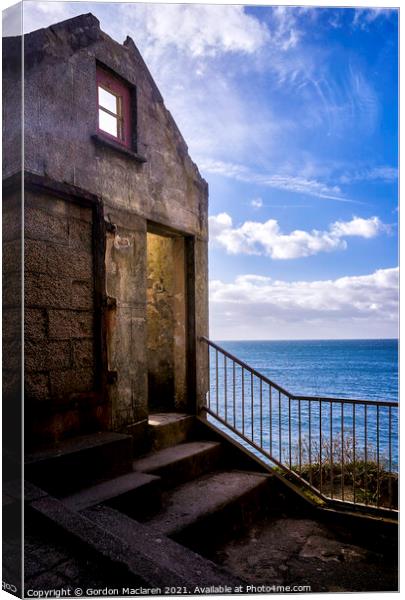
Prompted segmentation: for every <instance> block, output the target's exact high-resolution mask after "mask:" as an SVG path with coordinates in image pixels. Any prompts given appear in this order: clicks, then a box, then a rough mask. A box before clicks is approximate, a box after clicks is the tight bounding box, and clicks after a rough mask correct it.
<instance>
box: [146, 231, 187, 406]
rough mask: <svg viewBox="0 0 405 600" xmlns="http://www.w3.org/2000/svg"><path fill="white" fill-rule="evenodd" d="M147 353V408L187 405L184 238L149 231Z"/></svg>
mask: <svg viewBox="0 0 405 600" xmlns="http://www.w3.org/2000/svg"><path fill="white" fill-rule="evenodd" d="M147 240H148V241H147V257H148V263H147V281H148V289H147V303H148V304H147V351H148V354H147V357H148V397H149V408H152V409H155V410H156V409H158V410H162V409H166V410H169V409H172V410H173V409H175V408H176V409H178V410H181V409H183V410H184V408H185V406H186V307H185V298H186V291H185V264H184V240H183V239H182V238H179V237H167V236H162V235H156V234H153V233H148V238H147Z"/></svg>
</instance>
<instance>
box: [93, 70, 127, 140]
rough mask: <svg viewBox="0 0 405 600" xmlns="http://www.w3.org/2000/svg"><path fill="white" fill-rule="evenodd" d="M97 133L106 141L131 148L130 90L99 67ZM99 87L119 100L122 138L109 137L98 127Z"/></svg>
mask: <svg viewBox="0 0 405 600" xmlns="http://www.w3.org/2000/svg"><path fill="white" fill-rule="evenodd" d="M96 81H97V131H98V133H99V135H101V136H105V137H106V138H107V139H110V140H114V142H116V143H118V144H122V145H123V146H125V147H126V148H131V146H132V119H131V90H130V89H129V87H128V86H126V85H125V83H124V82H122V81H121V80H120V79H118V78H117V77H114V75H113V74H110V73H109V72H108V71H105V70H104V69H102V68H101V67H97V77H96ZM99 86H101V87H102V88H104V89H106V90H107V91H111V92H112V93H113V94H115V95H116V96H119V97H120V98H121V116H122V132H121V133H122V137H118V136H115V135H111V134H110V133H108V132H107V131H104V130H103V129H100V127H99V108H100V103H99V97H98V88H99Z"/></svg>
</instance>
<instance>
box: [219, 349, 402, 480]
mask: <svg viewBox="0 0 405 600" xmlns="http://www.w3.org/2000/svg"><path fill="white" fill-rule="evenodd" d="M216 343H217V344H218V345H219V346H221V347H222V348H224V349H225V350H227V351H228V352H229V353H230V354H232V355H234V356H236V357H237V358H239V359H240V360H241V361H243V362H244V363H247V364H248V365H249V366H251V367H253V368H254V369H256V370H257V371H259V372H260V373H261V374H262V375H264V376H265V377H266V378H268V379H270V380H271V381H272V382H274V383H276V384H278V385H279V386H281V387H282V388H283V389H284V390H286V391H287V392H288V393H289V394H291V395H293V396H311V397H317V398H319V397H322V398H327V397H331V398H348V399H358V400H370V401H372V402H373V401H389V402H394V403H398V402H399V398H398V340H397V339H369V340H289V341H248V340H243V341H226V340H219V341H216ZM216 361H218V372H217V371H216V364H217V362H216ZM232 368H233V367H232V362H231V361H230V360H228V359H227V361H226V364H225V362H224V360H223V356H221V355H220V354H219V356H218V357H216V354H215V351H213V350H211V353H210V399H209V401H210V402H211V408H212V409H213V410H214V411H215V410H216V411H217V413H218V414H219V416H220V417H221V418H222V420H225V421H228V422H230V423H232V424H233V426H234V428H236V429H237V430H238V431H241V429H243V431H244V435H245V437H246V438H248V439H251V440H252V441H253V442H254V444H256V445H257V446H261V447H264V448H267V449H268V451H269V452H270V454H271V455H272V456H275V457H277V456H276V455H277V451H278V452H279V456H278V458H279V459H282V460H281V462H285V460H286V456H287V455H288V454H289V448H290V446H291V445H292V446H295V447H296V446H297V444H298V443H299V442H298V440H299V439H300V438H301V437H306V438H307V439H308V437H309V438H310V439H312V440H313V439H314V437H315V438H316V437H318V435H319V429H320V427H319V424H321V429H322V438H323V439H324V440H325V441H324V443H326V444H327V445H329V444H330V443H331V440H332V439H340V438H341V436H342V432H343V434H344V436H345V437H347V438H348V439H349V438H350V437H352V436H353V433H354V436H355V440H356V445H358V448H359V449H358V452H359V453H360V452H362V453H363V454H364V453H367V452H369V455H370V453H372V452H374V454H375V452H376V449H377V448H378V452H379V453H380V454H381V457H382V458H383V459H384V460H385V462H389V463H390V469H391V470H393V471H396V470H397V468H398V410H396V408H395V407H391V408H388V407H383V406H381V407H380V408H379V409H378V410H377V408H375V407H374V406H372V405H369V406H368V407H367V408H365V407H364V405H361V404H358V405H356V407H355V409H354V410H353V405H352V404H345V405H344V407H343V409H342V407H341V405H339V404H332V405H331V404H330V403H322V407H321V409H320V408H319V407H320V403H317V402H315V401H314V402H306V401H302V402H297V401H296V400H288V396H286V395H281V398H280V397H278V392H277V390H275V389H272V390H271V392H270V389H267V388H266V386H263V385H262V388H261V389H260V380H259V379H256V378H254V379H251V377H250V376H249V373H248V372H247V371H246V373H245V374H244V378H243V379H242V370H241V369H240V368H236V370H235V373H233V372H232ZM233 378H234V379H235V381H233ZM217 382H218V390H219V392H218V394H217V391H216V383H217ZM225 382H226V386H225V385H224V384H225ZM225 387H226V388H227V393H226V394H225V392H224V389H225ZM252 389H253V392H252ZM242 390H243V391H242ZM242 397H243V399H242ZM252 398H253V400H252ZM377 413H378V414H377ZM377 425H378V427H377ZM221 427H222V425H221ZM377 429H378V432H377ZM290 440H291V442H292V444H290V443H289V441H290ZM311 443H312V442H311ZM366 448H367V449H366ZM287 459H288V457H287Z"/></svg>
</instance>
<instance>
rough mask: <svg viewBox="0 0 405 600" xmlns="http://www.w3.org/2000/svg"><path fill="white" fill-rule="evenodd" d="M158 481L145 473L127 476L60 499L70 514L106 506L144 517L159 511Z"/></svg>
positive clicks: (159, 494)
mask: <svg viewBox="0 0 405 600" xmlns="http://www.w3.org/2000/svg"><path fill="white" fill-rule="evenodd" d="M160 499H161V488H160V477H156V476H155V475H146V474H144V473H136V472H134V473H127V474H125V475H121V476H120V477H116V478H115V479H110V480H109V481H103V482H102V483H99V484H97V485H94V486H91V487H88V488H85V489H83V490H81V491H79V492H76V493H75V494H71V495H70V496H66V497H64V498H61V500H62V502H63V504H64V505H65V506H67V507H68V508H69V509H70V510H75V511H80V510H83V509H85V508H88V507H90V506H95V505H97V504H107V505H108V506H112V507H114V508H117V509H118V510H122V511H123V512H125V513H126V514H129V515H131V516H136V517H145V516H146V515H149V514H152V513H154V512H156V511H157V510H158V509H159V508H160Z"/></svg>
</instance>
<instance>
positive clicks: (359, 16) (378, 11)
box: [352, 8, 398, 29]
mask: <svg viewBox="0 0 405 600" xmlns="http://www.w3.org/2000/svg"><path fill="white" fill-rule="evenodd" d="M397 11H398V8H356V9H355V10H354V15H353V21H352V26H353V27H359V28H361V29H367V28H368V26H369V25H370V24H371V23H373V22H374V21H376V20H377V19H380V18H389V17H391V16H392V14H393V13H394V12H397Z"/></svg>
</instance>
